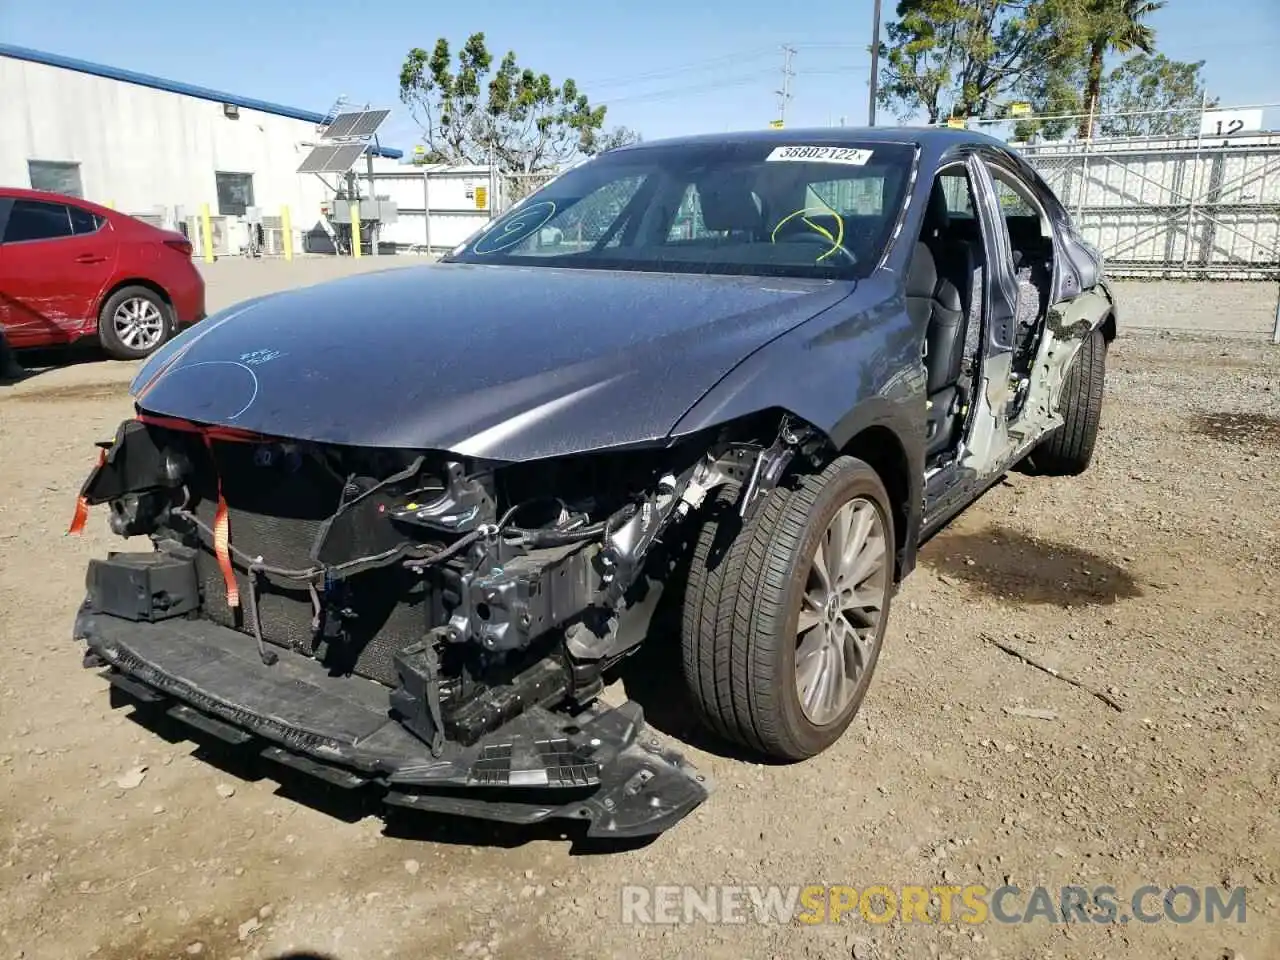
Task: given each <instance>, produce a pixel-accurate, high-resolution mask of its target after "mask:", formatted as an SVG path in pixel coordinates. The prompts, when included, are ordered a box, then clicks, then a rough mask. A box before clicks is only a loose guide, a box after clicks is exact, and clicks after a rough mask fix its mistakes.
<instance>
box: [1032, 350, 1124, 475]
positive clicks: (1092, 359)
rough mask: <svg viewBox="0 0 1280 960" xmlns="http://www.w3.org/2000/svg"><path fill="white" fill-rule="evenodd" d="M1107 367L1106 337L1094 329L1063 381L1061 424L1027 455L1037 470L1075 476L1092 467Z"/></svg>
mask: <svg viewBox="0 0 1280 960" xmlns="http://www.w3.org/2000/svg"><path fill="white" fill-rule="evenodd" d="M1106 371H1107V341H1106V338H1105V337H1104V336H1103V335H1102V331H1101V330H1094V331H1093V332H1092V333H1090V334H1089V336H1087V337H1086V338H1085V340H1084V343H1082V344H1081V345H1080V350H1079V351H1078V352H1077V353H1076V356H1075V359H1074V360H1073V361H1072V363H1071V369H1070V370H1069V371H1068V372H1067V378H1066V380H1065V382H1064V383H1063V385H1062V398H1061V399H1060V400H1059V401H1058V410H1059V412H1061V414H1062V426H1060V427H1058V428H1057V429H1056V430H1054V431H1053V433H1051V434H1049V436H1047V437H1045V438H1044V439H1043V440H1041V441H1040V443H1039V444H1037V446H1036V448H1035V449H1034V450H1033V451H1032V452H1031V455H1030V456H1029V457H1028V458H1027V459H1028V460H1029V461H1030V463H1031V467H1032V469H1033V471H1034V472H1035V473H1039V474H1043V475H1045V476H1052V477H1074V476H1077V475H1079V474H1081V473H1084V472H1085V470H1087V469H1088V468H1089V464H1090V463H1091V462H1092V460H1093V448H1094V445H1095V444H1096V443H1097V440H1098V423H1099V421H1100V420H1101V418H1102V393H1103V383H1104V381H1105V379H1106Z"/></svg>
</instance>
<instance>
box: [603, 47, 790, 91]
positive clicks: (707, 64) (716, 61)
mask: <svg viewBox="0 0 1280 960" xmlns="http://www.w3.org/2000/svg"><path fill="white" fill-rule="evenodd" d="M774 49H776V48H775V47H773V46H767V47H752V48H750V49H747V50H741V51H738V52H737V53H727V54H725V55H724V56H720V57H709V58H708V59H705V60H697V61H694V62H692V63H684V64H679V65H677V66H674V67H663V68H662V69H660V70H651V71H648V72H647V73H633V74H629V75H625V76H613V77H607V78H605V79H603V80H583V81H579V86H582V87H589V88H591V89H597V88H599V87H615V86H620V85H622V84H628V83H643V82H644V81H646V80H661V79H666V78H668V77H673V76H678V75H680V74H682V73H698V72H701V71H703V70H719V69H723V67H724V65H725V64H727V63H734V64H742V63H748V62H750V61H752V60H759V59H761V58H763V57H765V56H767V55H768V54H770V53H772V52H773V50H774Z"/></svg>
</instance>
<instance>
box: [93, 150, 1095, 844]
mask: <svg viewBox="0 0 1280 960" xmlns="http://www.w3.org/2000/svg"><path fill="white" fill-rule="evenodd" d="M1115 336H1116V310H1115V306H1114V303H1113V300H1112V297H1111V294H1110V292H1109V291H1108V289H1107V286H1106V284H1105V283H1104V281H1103V280H1102V276H1101V264H1100V259H1099V257H1098V255H1097V254H1096V252H1095V251H1093V250H1092V249H1091V248H1090V247H1089V246H1088V245H1086V244H1085V243H1084V242H1082V241H1081V239H1080V237H1079V235H1078V234H1077V233H1076V231H1075V230H1074V228H1073V227H1072V225H1071V223H1070V219H1069V217H1068V216H1067V214H1066V212H1065V210H1064V209H1063V206H1062V204H1061V203H1059V202H1058V200H1057V199H1056V198H1055V197H1054V196H1053V194H1052V193H1051V191H1050V190H1049V189H1048V187H1047V186H1046V185H1045V184H1044V183H1043V182H1042V181H1041V179H1040V178H1039V177H1038V176H1037V175H1036V174H1035V173H1034V171H1032V170H1031V168H1030V167H1028V166H1027V164H1026V163H1024V162H1023V161H1022V160H1021V159H1020V158H1019V157H1018V156H1017V155H1016V154H1015V153H1014V152H1013V151H1011V150H1010V149H1008V148H1007V147H1005V146H1004V145H1003V144H1001V143H999V142H997V141H995V140H992V139H989V138H985V137H982V136H977V135H974V134H970V133H965V132H959V131H943V130H894V129H875V130H861V131H857V130H845V129H841V130H830V129H824V130H817V131H809V132H804V131H799V132H796V131H785V132H783V131H771V132H768V133H749V134H742V135H731V136H717V137H701V138H689V139H682V140H672V141H665V142H658V143H650V144H643V145H639V146H635V147H629V148H625V149H620V150H616V151H612V152H610V153H608V154H606V155H604V156H602V157H599V158H596V159H594V160H591V161H589V162H587V163H584V164H582V165H580V166H577V167H575V168H573V169H571V170H570V171H568V172H566V173H564V174H563V175H562V176H560V177H558V178H557V179H555V180H553V181H552V182H551V183H550V184H548V185H547V186H546V187H544V188H543V189H542V190H540V191H538V192H537V193H535V194H533V195H532V196H530V197H528V198H527V199H526V200H525V201H524V202H522V203H521V204H520V205H519V206H518V207H516V208H515V209H513V210H512V211H510V212H509V213H507V214H506V215H505V216H502V217H499V218H498V219H496V220H495V221H493V222H492V223H491V224H489V225H488V226H487V227H486V228H485V229H484V230H483V231H481V232H480V233H478V234H477V235H476V236H475V237H473V238H472V239H471V240H470V241H468V242H467V243H465V244H463V245H462V246H461V247H459V248H458V249H457V250H456V251H454V253H453V254H452V255H450V256H448V257H446V258H445V259H444V261H443V262H442V263H439V264H433V265H429V266H423V267H417V268H411V269H403V270H391V271H387V272H381V273H376V274H369V275H364V276H358V277H353V278H349V279H345V280H340V281H336V282H332V283H328V284H323V285H320V286H316V287H310V288H306V289H300V290H295V291H291V292H287V293H282V294H277V295H273V296H269V297H265V298H261V299H258V300H254V301H250V302H247V303H243V304H240V305H238V306H236V307H234V308H232V309H229V310H227V311H224V312H223V313H222V314H220V315H218V316H215V317H213V318H211V319H210V320H208V321H206V322H205V323H203V324H201V325H199V326H197V327H195V328H193V329H191V330H189V331H187V332H186V333H184V334H183V335H182V336H180V337H178V338H176V339H175V340H173V341H172V342H171V343H169V344H167V345H166V346H165V347H164V348H163V349H161V350H160V351H159V352H158V353H156V354H155V355H154V356H153V357H152V358H151V359H150V360H149V361H148V362H147V363H146V365H145V366H144V367H143V368H142V370H141V371H140V373H139V374H138V377H137V379H136V381H135V382H134V384H133V386H132V395H133V398H134V401H135V404H136V416H135V417H133V418H132V419H130V420H128V421H126V422H125V423H123V424H122V425H121V426H120V428H119V431H118V433H117V435H116V437H115V438H114V440H113V441H111V442H104V443H103V444H102V451H101V455H100V463H99V465H98V467H97V468H96V469H95V470H94V471H93V472H92V474H91V475H90V477H89V478H88V480H87V481H86V483H85V485H84V488H83V490H82V496H81V500H80V503H79V505H78V510H77V518H76V521H75V523H74V524H73V526H75V527H77V528H78V527H81V526H82V525H83V521H84V516H85V514H86V513H87V511H88V509H89V507H90V506H91V505H94V504H106V505H107V506H108V508H109V522H110V525H111V528H112V530H113V531H115V532H116V533H118V534H120V535H122V536H124V537H138V538H143V537H145V538H147V539H149V540H150V546H151V549H149V550H143V551H138V552H121V553H112V554H109V555H108V556H107V557H106V558H104V559H100V560H94V561H93V562H92V563H91V564H90V567H89V570H88V574H87V586H88V595H87V598H86V599H85V601H84V603H83V606H82V607H81V609H80V613H79V615H78V617H77V620H76V627H75V633H76V637H77V638H78V639H79V640H81V641H83V643H84V644H85V645H86V647H87V649H86V653H85V663H86V665H88V666H92V667H94V668H96V669H103V670H104V673H105V675H106V677H107V679H108V680H110V682H111V683H112V684H113V686H114V687H115V688H116V689H117V692H118V693H120V694H123V695H125V696H127V697H128V698H131V699H133V700H138V701H144V702H149V703H152V704H154V705H156V706H158V707H159V708H160V709H163V710H166V711H168V712H169V713H170V714H171V715H172V716H174V717H176V718H177V719H179V720H181V721H183V722H185V723H188V724H190V725H192V726H194V727H196V728H199V729H201V730H203V731H204V732H205V733H208V734H214V735H216V736H219V737H221V738H223V739H226V740H229V741H231V742H235V743H245V744H253V745H254V746H255V747H256V748H258V749H260V750H261V752H262V753H263V754H264V755H265V756H267V757H269V758H270V759H272V760H275V761H277V762H280V763H284V764H288V765H291V766H293V767H296V768H299V769H302V770H304V771H306V772H308V773H310V774H313V775H315V776H316V777H319V778H321V779H324V780H326V781H328V782H331V783H338V784H342V785H345V786H350V787H360V786H363V785H372V786H374V787H375V788H377V789H378V790H379V791H380V793H381V796H382V797H383V798H384V799H385V800H386V802H388V803H391V804H396V805H400V806H406V807H412V808H416V809H420V810H424V811H433V812H436V813H451V814H463V815H470V816H480V817H488V818H492V819H497V820H505V821H511V822H516V823H531V822H535V821H539V820H543V819H547V818H552V817H565V818H573V819H580V820H584V821H588V822H589V827H588V832H589V833H591V834H594V835H603V836H616V837H623V836H636V835H645V834H652V833H657V832H659V831H661V830H663V829H665V828H667V827H669V826H670V825H671V824H673V823H674V822H676V821H677V820H678V819H679V818H680V817H682V816H684V815H685V814H687V813H688V812H689V811H690V810H691V809H693V808H694V807H695V806H696V805H697V804H699V803H700V802H702V800H704V799H705V797H706V796H707V791H708V784H707V781H706V779H705V777H704V776H702V775H701V774H699V773H698V772H697V771H696V770H695V769H693V768H692V767H691V766H690V765H689V764H688V763H687V762H686V761H685V760H684V759H683V758H682V757H681V756H680V755H679V754H677V753H674V752H672V751H670V750H668V749H666V748H664V747H663V746H661V745H660V744H659V742H658V740H657V739H656V738H655V737H654V736H653V735H652V733H651V732H650V731H648V730H646V728H645V725H644V719H643V715H642V711H641V709H640V706H639V705H638V704H637V703H635V702H626V703H624V704H622V705H621V706H607V705H605V704H604V703H602V702H601V701H600V699H599V694H600V693H601V691H602V689H603V687H604V685H605V684H606V683H608V682H609V681H610V680H611V679H612V678H613V677H614V676H615V675H617V672H618V668H619V667H620V665H624V661H625V659H626V658H627V657H628V656H629V655H630V654H632V653H634V652H635V651H636V650H637V648H638V647H639V646H640V645H641V644H644V643H646V642H648V643H650V644H657V645H658V646H655V648H654V649H660V650H662V651H663V653H662V655H663V656H664V657H667V658H668V659H669V663H667V665H666V669H667V670H668V671H669V675H670V682H671V696H672V697H675V696H677V695H678V691H677V688H678V687H679V686H680V685H683V687H684V688H685V690H686V691H687V695H688V697H689V699H691V701H692V703H693V704H694V705H695V706H696V708H697V709H698V710H699V711H700V713H701V715H702V716H703V717H704V718H705V721H706V723H707V724H708V725H709V726H710V727H711V728H713V729H714V730H715V731H717V732H718V733H720V734H721V735H723V736H724V737H727V738H729V739H731V740H735V741H738V742H740V743H742V744H745V745H746V746H748V747H749V748H751V749H753V750H755V751H758V752H759V753H761V754H763V755H767V756H770V757H775V758H782V759H787V760H798V759H802V758H805V757H809V756H812V755H814V754H816V753H818V752H820V751H822V750H824V749H825V748H827V747H829V746H830V745H831V744H832V743H834V742H835V741H836V740H837V739H838V738H839V737H840V735H841V734H842V732H843V731H844V730H845V729H846V728H847V727H848V725H849V723H850V721H851V719H852V718H853V716H854V713H855V711H856V710H857V709H858V706H859V704H860V703H861V701H862V699H863V697H864V696H865V694H866V691H867V687H868V685H869V683H870V681H871V677H872V673H873V671H874V669H875V665H876V660H877V658H878V657H879V655H880V650H881V645H882V643H883V639H884V635H885V628H886V624H887V620H888V616H889V607H890V601H891V598H892V596H893V594H894V592H895V589H896V587H897V585H898V584H899V583H900V582H901V580H902V579H903V578H904V577H905V576H907V575H908V574H909V573H910V572H911V570H912V568H913V567H914V565H915V559H916V550H917V547H918V545H919V544H920V543H921V542H923V540H924V539H926V538H927V537H928V536H930V535H931V534H933V533H934V532H936V531H937V530H938V529H939V528H940V527H941V526H942V525H943V524H945V523H946V522H947V521H948V520H949V519H951V518H952V517H954V516H955V515H956V514H957V513H958V512H959V511H960V510H962V509H963V508H964V507H966V506H967V505H968V504H970V503H972V502H973V501H974V500H975V499H976V498H977V497H979V496H980V495H981V494H982V493H983V492H984V491H985V490H986V489H987V488H988V487H990V486H991V485H992V484H993V483H995V482H996V481H997V480H998V479H999V478H1000V477H1001V476H1002V475H1003V474H1004V473H1005V472H1006V471H1008V470H1009V469H1011V468H1013V467H1015V466H1024V465H1025V466H1027V467H1029V468H1031V469H1032V471H1033V472H1039V473H1046V474H1074V473H1078V472H1080V471H1082V470H1084V469H1085V468H1086V467H1087V465H1088V463H1089V460H1090V457H1091V454H1092V450H1093V445H1094V438H1095V436H1096V434H1097V429H1098V417H1099V411H1100V407H1101V400H1102V387H1103V370H1104V362H1105V356H1106V349H1107V344H1108V342H1109V341H1111V340H1112V339H1114V337H1115ZM676 634H678V638H677V637H676V636H675V635H676ZM666 640H670V641H671V642H670V643H666V642H664V641H666ZM624 679H625V674H624Z"/></svg>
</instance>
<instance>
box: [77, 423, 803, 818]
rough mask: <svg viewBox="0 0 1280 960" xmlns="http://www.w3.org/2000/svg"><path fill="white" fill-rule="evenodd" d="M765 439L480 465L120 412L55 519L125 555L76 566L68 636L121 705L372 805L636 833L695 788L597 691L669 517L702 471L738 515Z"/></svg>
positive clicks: (658, 570) (677, 764)
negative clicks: (725, 487) (99, 528)
mask: <svg viewBox="0 0 1280 960" xmlns="http://www.w3.org/2000/svg"><path fill="white" fill-rule="evenodd" d="M775 425H776V421H775ZM783 434H784V435H785V437H786V441H787V442H784V441H783V440H782V439H779V440H777V441H775V442H774V444H773V446H772V447H769V446H766V443H767V441H765V442H760V443H756V444H744V443H739V442H715V441H714V440H712V441H708V439H707V438H705V437H702V438H693V439H691V440H689V441H688V442H682V443H675V444H669V445H664V446H662V447H660V448H654V449H640V450H628V451H617V450H614V451H605V452H602V453H592V454H580V455H575V456H570V457H565V458H562V459H549V460H540V461H533V462H520V463H499V462H486V461H482V460H475V459H467V458H463V457H459V456H457V455H455V454H451V453H449V452H446V451H409V450H402V449H369V448H361V447H354V446H341V445H334V444H322V443H314V442H297V441H292V440H288V439H281V438H273V437H267V436H262V435H259V434H255V433H249V432H244V431H240V430H236V429H232V428H228V427H218V426H209V425H202V424H198V423H194V422H190V421H186V420H182V419H177V418H172V417H158V416H149V415H147V414H145V413H143V412H139V415H138V416H137V418H136V419H131V420H128V421H125V422H124V423H123V424H121V426H120V428H119V430H118V432H117V435H116V437H115V439H114V440H113V441H111V442H110V443H104V444H102V451H101V454H100V461H99V464H98V466H97V467H96V468H95V469H94V470H93V472H92V473H91V474H90V476H89V478H88V479H87V481H86V482H85V484H84V487H83V489H82V492H81V498H80V501H79V504H78V508H77V518H76V521H75V523H73V527H82V526H83V522H84V515H85V513H86V511H87V510H88V508H89V507H90V506H91V505H94V504H106V505H107V506H108V508H109V511H110V512H109V522H110V525H111V528H112V530H113V531H114V532H115V533H117V534H120V535H122V536H125V537H146V538H148V539H149V540H150V544H151V549H149V550H145V551H138V552H121V553H111V554H109V555H108V556H107V557H106V558H104V559H95V560H93V561H91V563H90V565H89V568H88V572H87V576H86V585H87V596H86V599H85V601H84V603H83V606H82V607H81V609H80V612H79V615H78V617H77V620H76V627H75V633H76V637H77V638H78V639H80V640H82V641H83V642H84V643H85V644H86V645H87V650H86V654H85V662H86V666H90V667H95V668H102V667H105V673H106V676H107V678H108V679H109V680H110V682H111V683H112V684H113V685H115V686H116V687H118V688H120V690H122V691H124V692H125V693H127V694H128V695H129V696H130V697H131V698H132V699H134V700H142V701H151V702H155V703H156V704H158V705H159V706H160V707H161V708H163V709H166V710H168V712H169V713H171V714H172V715H173V716H175V717H176V718H177V719H179V720H181V721H183V722H186V723H188V724H190V725H192V726H194V727H197V728H200V729H201V730H203V731H205V732H206V733H209V734H214V735H216V736H219V737H221V738H223V739H226V740H229V741H231V742H236V743H250V742H251V743H254V744H256V745H260V746H261V747H262V750H263V752H264V754H265V755H266V756H267V757H268V758H270V759H272V760H275V761H278V762H281V763H285V764H288V765H291V766H293V767H296V768H299V769H301V770H303V771H305V772H307V773H310V774H313V775H315V776H317V777H320V778H322V779H324V780H327V781H329V782H332V783H337V784H340V785H343V786H348V787H357V786H362V785H365V784H373V785H376V786H378V787H380V788H383V790H384V794H383V796H384V799H385V801H386V802H387V803H390V804H394V805H398V806H404V807H411V808H416V809H420V810H425V811H435V812H441V813H454V814H462V815H470V816H479V817H486V818H492V819H497V820H504V821H511V822H516V823H531V822H534V821H539V820H543V819H547V818H554V817H567V818H574V819H580V820H588V821H590V824H589V827H588V834H589V835H595V836H615V837H627V836H638V835H646V834H653V833H658V832H660V831H662V830H664V829H666V828H667V827H669V826H671V825H672V824H674V823H675V822H676V821H678V820H679V819H680V818H681V817H683V816H685V815H686V814H688V813H689V812H690V811H691V810H692V809H693V808H694V807H696V806H697V805H698V804H699V803H701V802H702V801H703V800H704V799H705V798H706V796H707V794H708V790H709V784H708V782H707V780H706V778H705V777H704V776H703V775H702V774H700V773H698V772H697V771H696V770H695V769H693V768H692V767H691V766H690V765H689V764H688V763H687V762H686V761H685V760H684V759H683V758H682V757H681V756H679V755H678V754H676V753H674V752H671V751H670V750H667V749H664V748H663V747H662V746H660V745H659V742H658V740H657V739H656V738H654V737H653V736H652V735H651V734H650V733H647V732H646V728H645V725H644V722H643V715H642V711H641V708H640V706H639V704H637V703H634V702H630V701H629V702H627V703H624V704H623V705H621V706H617V707H609V706H606V705H604V704H603V703H601V702H600V701H599V700H598V697H597V695H598V694H599V693H600V692H601V690H602V687H603V685H604V683H605V681H606V672H607V671H608V670H609V668H611V667H612V666H613V665H615V664H617V663H619V661H621V660H622V659H623V658H624V657H626V656H627V655H628V654H630V653H632V652H633V651H634V650H635V649H636V648H637V646H638V645H639V644H640V642H641V640H642V639H643V638H644V637H645V635H646V633H647V632H648V630H649V628H650V625H651V623H652V621H653V618H654V612H655V610H657V609H658V608H659V606H660V600H661V597H662V593H663V590H664V587H665V586H667V585H668V583H667V581H668V580H669V579H671V580H676V579H678V578H675V577H670V574H671V571H672V569H673V568H674V566H675V565H676V564H677V563H678V562H679V557H678V556H677V551H676V550H674V549H669V548H668V547H667V545H666V542H665V541H666V540H671V541H672V542H674V541H675V540H676V539H677V538H676V536H675V531H674V527H675V525H676V524H678V523H679V522H680V521H681V520H682V518H684V517H685V516H687V515H688V514H690V513H692V512H693V511H696V510H697V509H698V508H699V507H700V505H701V504H702V503H703V500H704V498H706V496H707V493H708V491H710V490H712V489H714V488H715V487H716V486H719V485H721V484H723V483H726V482H738V483H743V484H744V485H746V489H747V494H748V496H747V497H746V499H744V503H745V502H747V501H748V500H749V499H750V497H749V493H750V491H751V490H752V489H754V488H755V487H757V486H759V485H760V484H762V483H766V482H768V481H769V480H770V478H771V477H772V476H776V474H777V472H778V471H779V470H780V469H781V465H782V464H784V463H785V459H786V458H787V457H788V456H789V455H790V452H791V451H792V450H793V449H798V446H797V445H798V444H799V443H800V440H801V438H800V437H798V436H796V435H794V433H792V432H790V431H789V430H788V429H784V430H783ZM780 453H781V454H782V455H781V456H779V454H780ZM766 454H767V456H766Z"/></svg>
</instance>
